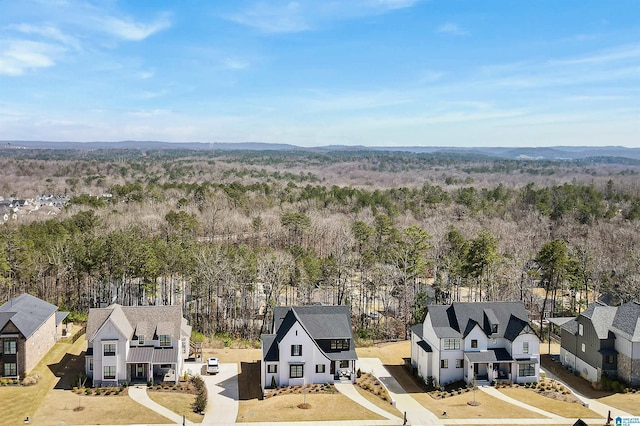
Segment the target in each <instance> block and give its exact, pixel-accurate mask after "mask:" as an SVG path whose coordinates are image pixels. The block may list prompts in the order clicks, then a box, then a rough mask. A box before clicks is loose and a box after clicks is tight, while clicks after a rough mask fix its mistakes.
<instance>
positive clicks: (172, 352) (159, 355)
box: [127, 346, 178, 364]
mask: <svg viewBox="0 0 640 426" xmlns="http://www.w3.org/2000/svg"><path fill="white" fill-rule="evenodd" d="M177 359H178V348H177V347H175V348H153V347H151V346H142V347H132V348H130V349H129V355H128V356H127V362H129V363H141V362H149V363H152V364H173V363H175V362H176V361H177Z"/></svg>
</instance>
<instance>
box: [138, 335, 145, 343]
mask: <svg viewBox="0 0 640 426" xmlns="http://www.w3.org/2000/svg"><path fill="white" fill-rule="evenodd" d="M138 345H144V334H141V335H139V336H138Z"/></svg>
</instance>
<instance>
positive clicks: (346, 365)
mask: <svg viewBox="0 0 640 426" xmlns="http://www.w3.org/2000/svg"><path fill="white" fill-rule="evenodd" d="M340 368H349V360H348V359H343V360H342V361H340Z"/></svg>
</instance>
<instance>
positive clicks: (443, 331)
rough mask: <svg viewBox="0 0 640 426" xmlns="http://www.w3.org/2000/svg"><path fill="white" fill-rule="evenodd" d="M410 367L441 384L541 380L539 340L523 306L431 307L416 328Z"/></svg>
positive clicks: (459, 303) (457, 305)
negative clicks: (539, 376)
mask: <svg viewBox="0 0 640 426" xmlns="http://www.w3.org/2000/svg"><path fill="white" fill-rule="evenodd" d="M411 365H412V366H413V368H414V369H415V370H416V373H417V374H418V375H419V376H420V377H422V379H423V380H425V382H427V381H429V378H431V380H433V381H434V383H437V384H438V385H446V384H448V383H452V382H456V381H460V380H464V381H465V382H466V383H471V382H473V381H474V380H475V381H476V382H489V381H491V380H505V381H506V380H508V381H512V382H514V383H522V382H534V381H537V380H538V375H539V370H540V340H539V339H538V336H537V335H536V333H535V332H534V331H533V329H532V328H531V326H530V324H529V317H528V313H527V310H526V309H525V308H524V305H523V304H522V302H474V303H461V302H454V303H453V304H451V305H429V306H427V309H426V316H425V319H424V322H423V323H420V324H416V325H414V326H413V327H411Z"/></svg>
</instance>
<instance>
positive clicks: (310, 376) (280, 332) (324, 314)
mask: <svg viewBox="0 0 640 426" xmlns="http://www.w3.org/2000/svg"><path fill="white" fill-rule="evenodd" d="M261 342H262V371H261V385H262V389H265V387H270V386H271V385H272V384H274V383H275V385H277V386H286V385H305V384H312V383H333V382H334V381H336V380H349V381H350V382H352V383H353V382H355V379H356V374H355V373H356V360H357V359H358V356H357V355H356V351H355V343H354V340H353V331H352V328H351V314H350V312H349V307H348V306H325V305H313V306H285V307H276V308H275V310H274V312H273V322H272V325H271V334H263V335H262V336H261Z"/></svg>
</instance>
